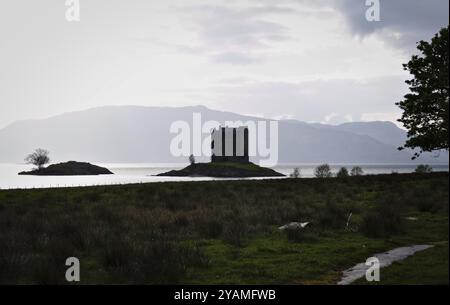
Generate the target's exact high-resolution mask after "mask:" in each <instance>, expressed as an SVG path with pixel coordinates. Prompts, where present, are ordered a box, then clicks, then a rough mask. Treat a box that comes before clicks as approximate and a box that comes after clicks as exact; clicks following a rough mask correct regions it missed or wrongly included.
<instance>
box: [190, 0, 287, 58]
mask: <svg viewBox="0 0 450 305" xmlns="http://www.w3.org/2000/svg"><path fill="white" fill-rule="evenodd" d="M183 11H184V12H185V13H186V15H187V16H188V17H186V18H188V19H190V21H191V22H193V23H194V24H195V25H196V27H197V28H196V30H197V33H198V34H199V39H200V43H201V46H199V47H198V48H199V49H201V50H202V52H200V53H201V55H205V54H206V55H207V56H210V58H211V60H212V61H214V62H219V63H230V64H249V63H255V62H259V61H260V59H259V58H258V57H257V56H256V55H254V54H252V51H257V50H262V49H264V48H266V47H267V46H268V45H269V44H270V43H276V42H280V41H285V40H288V39H290V37H289V35H288V34H287V29H286V28H285V27H284V26H282V25H280V24H278V23H275V22H272V21H267V20H264V17H266V16H269V15H279V14H291V13H294V12H295V10H294V9H292V8H289V7H281V6H275V5H272V4H269V5H260V6H252V7H246V8H237V7H232V6H231V7H230V6H220V5H202V6H190V7H185V8H183ZM224 50H225V51H224ZM218 52H219V53H220V54H217V53H218Z"/></svg>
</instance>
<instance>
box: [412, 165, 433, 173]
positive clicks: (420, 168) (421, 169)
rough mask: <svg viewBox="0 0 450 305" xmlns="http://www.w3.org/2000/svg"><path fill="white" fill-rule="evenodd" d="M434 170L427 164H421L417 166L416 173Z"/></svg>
mask: <svg viewBox="0 0 450 305" xmlns="http://www.w3.org/2000/svg"><path fill="white" fill-rule="evenodd" d="M432 171H433V168H432V167H431V166H429V165H427V164H420V165H418V166H417V167H416V170H415V172H416V174H429V173H431V172H432Z"/></svg>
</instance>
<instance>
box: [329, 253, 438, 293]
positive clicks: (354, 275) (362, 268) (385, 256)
mask: <svg viewBox="0 0 450 305" xmlns="http://www.w3.org/2000/svg"><path fill="white" fill-rule="evenodd" d="M431 247H433V246H429V245H414V246H409V247H400V248H395V249H393V250H390V251H388V252H384V253H379V254H375V255H373V256H374V257H376V258H378V260H379V261H380V268H383V267H386V266H389V265H390V264H392V263H393V262H396V261H401V260H404V259H405V258H407V257H408V256H411V255H413V254H414V253H416V252H419V251H423V250H426V249H428V248H431ZM368 268H369V266H366V264H365V262H364V263H360V264H358V265H356V266H353V267H352V268H350V269H347V270H345V271H344V272H343V276H342V279H341V280H340V281H339V282H338V283H337V284H338V285H349V284H351V283H353V282H354V281H356V280H357V279H360V278H362V277H365V276H366V270H367V269H368Z"/></svg>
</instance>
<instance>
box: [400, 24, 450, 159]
mask: <svg viewBox="0 0 450 305" xmlns="http://www.w3.org/2000/svg"><path fill="white" fill-rule="evenodd" d="M448 30H449V28H448V27H446V28H442V29H441V31H440V32H439V33H438V34H436V36H435V37H434V38H433V39H432V40H431V42H427V41H420V42H419V44H418V46H417V48H418V50H419V51H420V52H421V53H422V54H421V55H420V56H419V55H414V56H413V57H412V58H411V60H410V61H409V62H408V63H407V64H405V65H403V66H404V69H405V70H406V71H409V72H410V73H411V74H412V75H413V76H414V78H413V79H411V80H408V81H406V83H407V84H408V85H409V89H410V90H411V93H408V94H407V95H405V99H404V100H403V101H401V102H399V103H397V105H398V106H399V107H400V108H401V109H402V110H403V115H402V117H401V119H399V122H401V123H403V125H404V126H405V127H406V128H407V129H408V140H407V141H406V143H405V145H404V147H401V148H400V149H403V148H406V147H408V148H420V151H419V152H417V153H415V156H414V158H416V157H418V156H419V155H420V153H421V152H422V151H433V150H439V149H446V150H448V116H449V112H448V105H449V91H448V89H449V84H448V78H449V74H448V66H449V58H448V52H449V51H448V50H449V45H448Z"/></svg>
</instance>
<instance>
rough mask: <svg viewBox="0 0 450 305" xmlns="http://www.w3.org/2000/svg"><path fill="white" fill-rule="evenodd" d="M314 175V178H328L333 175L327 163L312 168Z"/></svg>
mask: <svg viewBox="0 0 450 305" xmlns="http://www.w3.org/2000/svg"><path fill="white" fill-rule="evenodd" d="M314 175H315V176H316V178H330V177H332V176H333V173H332V172H331V168H330V166H329V165H328V164H322V165H319V166H317V167H316V169H315V170H314Z"/></svg>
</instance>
